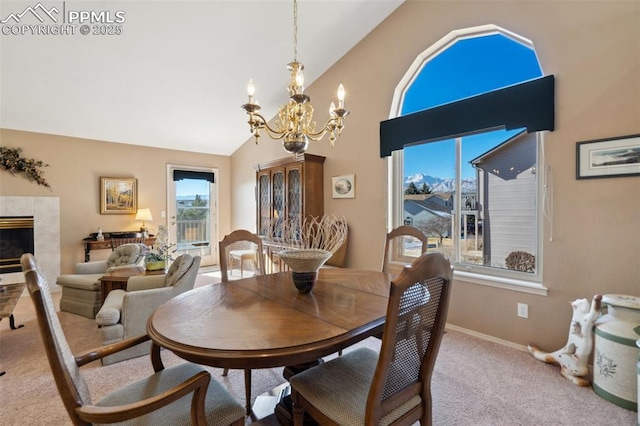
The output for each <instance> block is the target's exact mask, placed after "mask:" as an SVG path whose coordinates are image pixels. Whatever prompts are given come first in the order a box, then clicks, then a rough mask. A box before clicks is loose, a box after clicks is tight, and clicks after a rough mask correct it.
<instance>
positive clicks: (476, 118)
mask: <svg viewBox="0 0 640 426" xmlns="http://www.w3.org/2000/svg"><path fill="white" fill-rule="evenodd" d="M554 117H555V83H554V77H553V75H549V76H545V77H541V78H537V79H535V80H530V81H527V82H524V83H520V84H515V85H513V86H509V87H505V88H504V89H498V90H494V91H492V92H488V93H484V94H482V95H477V96H473V97H470V98H467V99H463V100H460V101H457V102H452V103H450V104H446V105H440V106H437V107H434V108H429V109H426V110H424V111H419V112H415V113H413V114H408V115H404V116H402V117H397V118H392V119H389V120H385V121H382V122H380V157H388V156H390V155H391V152H392V151H396V150H398V149H402V148H404V146H405V145H410V144H414V143H418V142H427V141H434V142H435V141H437V140H442V139H449V138H452V137H457V136H460V135H464V134H470V133H477V132H478V131H480V130H488V129H499V128H502V129H506V130H512V129H520V128H526V129H527V132H529V133H531V132H537V131H542V130H550V131H553V130H554V124H555V123H554Z"/></svg>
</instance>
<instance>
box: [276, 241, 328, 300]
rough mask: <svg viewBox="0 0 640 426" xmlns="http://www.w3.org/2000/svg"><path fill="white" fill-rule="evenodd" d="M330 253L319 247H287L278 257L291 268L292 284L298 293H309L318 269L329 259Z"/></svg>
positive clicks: (316, 277) (315, 279) (314, 282)
mask: <svg viewBox="0 0 640 426" xmlns="http://www.w3.org/2000/svg"><path fill="white" fill-rule="evenodd" d="M331 255H332V253H331V252H330V251H327V250H321V249H287V250H282V251H280V252H278V257H280V259H282V260H283V261H284V263H286V264H287V266H289V268H290V269H291V274H292V277H293V284H294V285H295V286H296V288H297V289H298V291H299V292H300V293H309V292H310V291H311V290H312V289H313V286H314V285H315V284H316V281H317V280H318V269H320V267H321V266H322V265H324V263H325V262H326V261H327V260H329V258H330V257H331Z"/></svg>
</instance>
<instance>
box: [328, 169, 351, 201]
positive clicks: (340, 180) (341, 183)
mask: <svg viewBox="0 0 640 426" xmlns="http://www.w3.org/2000/svg"><path fill="white" fill-rule="evenodd" d="M331 187H332V190H331V191H332V195H333V198H356V177H355V175H342V176H333V177H332V178H331Z"/></svg>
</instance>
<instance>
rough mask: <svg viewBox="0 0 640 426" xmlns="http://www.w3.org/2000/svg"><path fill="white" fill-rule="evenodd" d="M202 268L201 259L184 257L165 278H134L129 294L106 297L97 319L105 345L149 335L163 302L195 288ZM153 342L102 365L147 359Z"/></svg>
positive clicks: (117, 291) (127, 351)
mask: <svg viewBox="0 0 640 426" xmlns="http://www.w3.org/2000/svg"><path fill="white" fill-rule="evenodd" d="M198 268H200V256H195V257H193V256H191V255H189V254H183V255H181V256H179V257H178V258H177V259H176V260H175V261H174V262H173V263H172V264H171V267H170V268H169V271H168V272H167V274H166V275H146V276H134V277H131V278H129V280H128V281H127V291H124V290H113V291H111V292H109V294H108V295H107V298H106V300H105V301H104V304H103V305H102V308H100V311H99V312H98V314H97V315H96V323H97V324H98V327H100V331H101V332H102V344H103V345H110V344H112V343H116V342H120V341H122V340H124V339H127V338H129V337H134V336H139V335H142V334H146V333H147V320H148V319H149V317H150V316H151V314H152V313H153V311H154V310H155V309H156V308H157V307H158V306H160V305H161V304H163V303H164V302H166V301H168V300H169V299H172V298H173V297H175V296H177V295H178V294H180V293H183V292H185V291H187V290H191V289H192V288H193V286H194V285H195V282H196V278H197V276H198ZM149 351H150V342H146V343H143V344H140V345H138V346H135V347H133V348H129V349H127V350H124V351H121V352H118V353H117V354H114V355H109V356H107V357H105V358H103V359H102V364H103V365H107V364H113V363H115V362H119V361H123V360H125V359H129V358H135V357H139V356H142V355H148V354H149Z"/></svg>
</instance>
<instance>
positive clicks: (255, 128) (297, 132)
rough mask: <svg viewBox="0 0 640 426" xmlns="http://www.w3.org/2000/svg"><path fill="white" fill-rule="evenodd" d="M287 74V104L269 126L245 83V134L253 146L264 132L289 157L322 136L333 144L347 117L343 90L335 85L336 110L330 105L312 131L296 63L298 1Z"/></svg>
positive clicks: (310, 112) (300, 67)
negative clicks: (279, 143) (321, 122)
mask: <svg viewBox="0 0 640 426" xmlns="http://www.w3.org/2000/svg"><path fill="white" fill-rule="evenodd" d="M287 69H288V70H289V72H290V77H291V79H290V81H289V85H288V86H287V90H288V92H289V100H288V102H287V103H286V104H284V105H281V106H280V108H279V109H278V115H277V117H276V118H274V124H273V126H272V125H270V124H269V122H268V120H266V119H265V117H264V116H263V115H262V114H260V104H259V103H258V101H257V100H256V98H255V97H254V94H255V86H254V85H253V80H249V84H248V85H247V94H248V95H249V101H248V102H247V103H246V104H244V105H242V108H243V109H244V110H245V111H246V113H247V114H248V115H249V121H248V122H247V123H248V124H249V130H250V131H251V134H252V135H253V136H254V137H255V140H256V144H257V143H258V140H259V139H260V132H261V131H262V130H264V131H266V132H267V134H268V135H269V136H270V137H271V138H272V139H276V140H279V139H282V147H283V148H284V150H285V151H287V152H289V153H291V154H300V153H303V152H305V151H306V150H307V147H308V146H309V141H319V140H321V139H322V138H324V136H325V135H327V134H328V135H329V142H330V143H331V146H333V144H334V142H335V141H336V139H338V137H340V134H341V133H342V129H343V128H344V118H345V117H346V116H347V115H349V110H347V109H345V107H344V95H345V91H344V87H343V86H342V84H340V85H338V92H337V95H338V106H337V107H336V106H335V104H334V103H333V102H331V105H330V107H329V119H328V120H327V121H326V122H325V124H324V125H323V126H322V128H320V129H318V130H316V122H315V121H314V120H313V112H314V108H313V106H311V98H310V97H309V96H308V95H305V93H304V76H303V74H302V70H303V69H304V65H302V64H301V63H299V62H298V1H297V0H293V62H291V63H289V64H287Z"/></svg>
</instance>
